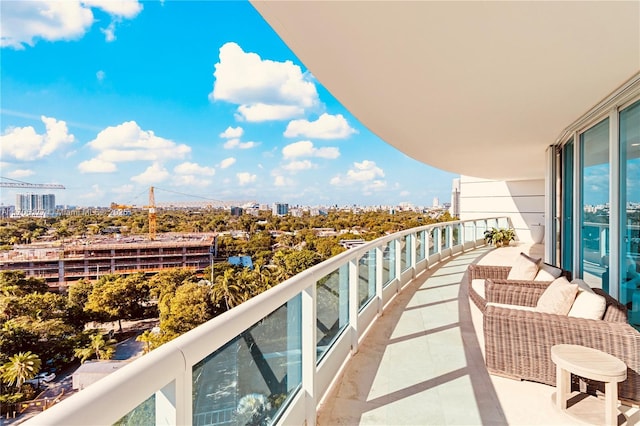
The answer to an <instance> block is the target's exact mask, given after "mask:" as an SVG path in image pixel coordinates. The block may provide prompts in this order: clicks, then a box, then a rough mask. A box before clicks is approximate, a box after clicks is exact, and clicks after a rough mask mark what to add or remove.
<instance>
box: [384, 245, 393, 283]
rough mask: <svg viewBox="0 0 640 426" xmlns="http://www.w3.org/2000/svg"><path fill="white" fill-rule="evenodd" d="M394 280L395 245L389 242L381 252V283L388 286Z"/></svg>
mask: <svg viewBox="0 0 640 426" xmlns="http://www.w3.org/2000/svg"><path fill="white" fill-rule="evenodd" d="M395 278H396V243H395V241H389V242H388V243H387V245H386V247H385V248H384V250H383V252H382V282H383V286H387V285H389V283H391V281H393V280H394V279H395Z"/></svg>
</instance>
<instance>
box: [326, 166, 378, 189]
mask: <svg viewBox="0 0 640 426" xmlns="http://www.w3.org/2000/svg"><path fill="white" fill-rule="evenodd" d="M378 177H384V171H383V170H382V169H381V168H380V167H378V166H376V163H375V162H374V161H369V160H364V161H363V162H361V163H358V162H354V163H353V168H352V169H349V170H348V171H347V174H346V176H345V175H337V176H334V177H333V178H332V179H331V181H330V183H331V184H332V185H351V184H354V183H357V182H360V183H365V184H368V185H373V186H377V187H379V186H380V185H381V182H383V181H379V182H378V183H375V184H373V183H370V182H373V181H374V180H375V179H376V178H378Z"/></svg>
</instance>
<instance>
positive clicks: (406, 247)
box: [400, 235, 413, 272]
mask: <svg viewBox="0 0 640 426" xmlns="http://www.w3.org/2000/svg"><path fill="white" fill-rule="evenodd" d="M412 251H413V248H412V247H411V235H405V236H404V238H402V239H401V240H400V253H401V256H402V257H401V258H400V270H401V271H402V272H404V271H406V270H407V269H409V268H410V267H411V266H412V265H411V252H412Z"/></svg>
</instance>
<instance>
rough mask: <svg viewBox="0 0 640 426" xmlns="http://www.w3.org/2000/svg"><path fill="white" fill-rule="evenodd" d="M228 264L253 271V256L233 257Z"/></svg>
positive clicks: (228, 260)
mask: <svg viewBox="0 0 640 426" xmlns="http://www.w3.org/2000/svg"><path fill="white" fill-rule="evenodd" d="M227 262H229V263H230V264H232V265H234V266H242V267H244V268H249V269H253V262H252V261H251V256H231V257H229V259H227Z"/></svg>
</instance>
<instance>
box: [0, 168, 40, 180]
mask: <svg viewBox="0 0 640 426" xmlns="http://www.w3.org/2000/svg"><path fill="white" fill-rule="evenodd" d="M34 174H36V172H34V171H33V170H29V169H18V170H14V171H12V172H9V173H7V177H10V178H13V179H17V178H24V177H27V176H32V175H34Z"/></svg>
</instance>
